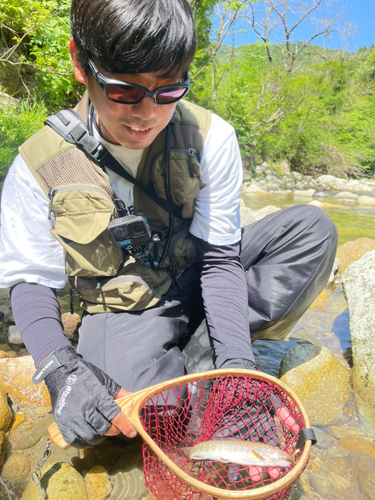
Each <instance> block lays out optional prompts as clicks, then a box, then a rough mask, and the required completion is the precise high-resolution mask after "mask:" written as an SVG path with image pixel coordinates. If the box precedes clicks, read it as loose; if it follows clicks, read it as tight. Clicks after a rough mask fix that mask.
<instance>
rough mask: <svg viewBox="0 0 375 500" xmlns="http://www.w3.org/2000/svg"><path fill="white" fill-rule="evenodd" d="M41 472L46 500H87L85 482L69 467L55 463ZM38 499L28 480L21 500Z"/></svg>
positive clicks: (36, 491) (34, 487)
mask: <svg viewBox="0 0 375 500" xmlns="http://www.w3.org/2000/svg"><path fill="white" fill-rule="evenodd" d="M41 472H42V484H43V485H45V486H46V490H47V494H48V500H88V499H87V492H86V486H85V482H84V480H83V478H82V476H81V475H80V474H79V473H78V472H77V471H76V470H75V469H74V468H73V467H72V466H71V465H69V464H66V463H60V462H55V463H53V464H47V465H45V466H44V467H42V469H41ZM40 499H41V495H40V491H39V489H38V487H37V486H36V484H35V483H34V481H33V480H32V479H30V481H29V482H28V483H27V486H26V489H25V491H24V492H23V495H22V498H21V500H40Z"/></svg>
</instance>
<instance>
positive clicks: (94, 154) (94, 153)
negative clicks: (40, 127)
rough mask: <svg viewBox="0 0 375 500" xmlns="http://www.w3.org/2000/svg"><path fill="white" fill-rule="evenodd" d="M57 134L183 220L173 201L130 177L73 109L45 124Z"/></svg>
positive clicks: (179, 209) (54, 116) (57, 114)
mask: <svg viewBox="0 0 375 500" xmlns="http://www.w3.org/2000/svg"><path fill="white" fill-rule="evenodd" d="M44 124H45V125H48V126H49V127H51V128H52V130H54V131H55V132H56V133H57V134H59V135H60V136H61V137H62V138H63V139H65V140H66V141H67V142H69V143H70V144H74V145H75V146H77V147H78V148H80V149H81V150H82V151H83V152H84V153H85V154H86V155H87V156H88V157H89V158H90V159H91V160H92V161H94V162H95V163H97V164H98V165H99V166H100V167H101V168H102V169H103V170H104V168H105V167H106V168H109V169H110V170H112V171H113V172H115V173H116V174H118V175H120V176H121V177H123V178H124V179H125V180H127V181H128V182H131V183H132V184H134V185H135V186H137V187H138V188H140V189H142V191H144V192H145V193H146V194H147V196H149V197H150V198H151V199H152V201H154V202H155V203H157V204H158V205H159V207H161V208H162V209H164V210H165V211H166V212H167V213H169V214H170V215H172V216H173V217H177V218H178V219H183V217H182V208H181V207H179V206H178V205H175V204H174V203H173V202H171V201H167V200H164V198H160V197H159V196H157V195H156V194H155V193H153V192H152V191H150V190H149V189H148V188H147V187H146V186H144V185H143V184H142V183H141V182H140V181H138V180H137V179H135V178H134V177H133V176H132V175H130V174H129V173H128V172H127V171H126V170H125V169H124V168H123V167H122V165H121V164H120V163H119V162H118V161H117V160H116V158H114V157H113V156H112V155H111V153H110V152H109V151H108V149H107V148H106V147H105V146H104V145H103V144H102V143H101V142H100V141H99V140H98V139H95V137H93V136H91V135H90V134H89V132H88V130H87V125H86V123H85V122H84V120H83V119H82V118H81V117H80V116H79V115H78V113H76V112H75V111H74V110H72V109H64V110H62V111H57V112H56V113H54V114H53V115H52V116H50V117H49V118H47V120H46V121H45V122H44Z"/></svg>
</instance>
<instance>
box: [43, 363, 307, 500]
mask: <svg viewBox="0 0 375 500" xmlns="http://www.w3.org/2000/svg"><path fill="white" fill-rule="evenodd" d="M228 375H232V376H233V377H236V376H240V375H243V376H245V377H248V378H250V377H251V378H256V379H259V380H267V381H268V382H270V383H271V384H273V385H277V386H278V387H280V389H282V390H283V391H284V392H286V393H287V394H288V395H289V396H290V397H291V399H292V400H293V401H294V402H295V403H296V405H297V406H298V409H299V410H300V412H301V413H302V416H303V420H304V423H305V427H306V428H310V420H309V417H308V415H307V413H306V410H305V409H304V407H303V406H302V403H301V401H300V400H299V398H298V396H297V395H296V394H295V392H294V391H293V390H292V389H290V388H289V387H288V386H287V385H285V384H284V383H283V382H281V381H280V380H278V379H277V378H275V377H272V376H271V375H268V374H267V373H263V372H259V371H252V370H239V369H238V370H237V369H232V368H228V369H223V370H211V371H207V372H201V373H193V374H190V375H184V376H183V377H178V378H175V379H173V380H168V381H166V382H161V383H159V384H156V385H153V386H151V387H148V388H146V389H142V390H141V391H137V392H133V393H132V394H129V395H128V396H125V397H123V398H119V399H116V400H115V401H116V403H117V404H118V405H119V406H120V408H121V410H122V411H123V412H124V413H125V415H126V417H127V418H128V419H129V420H130V422H131V423H132V425H133V426H134V427H135V429H136V430H137V432H138V433H139V434H140V436H141V437H142V439H143V440H144V441H145V442H146V443H147V445H148V446H149V447H150V448H151V450H152V451H153V452H154V453H155V454H156V455H157V456H158V458H159V459H160V460H161V461H162V462H163V463H164V464H165V465H166V466H167V467H168V468H169V469H170V470H171V471H172V472H173V473H174V474H176V476H178V477H179V478H180V479H181V480H182V481H184V482H185V483H186V484H188V485H190V486H191V487H192V488H195V489H197V490H198V491H203V492H204V493H206V494H208V495H211V496H212V497H214V498H218V499H241V500H255V499H259V500H261V499H263V498H266V497H267V496H269V495H271V494H274V493H277V492H278V491H280V490H282V489H284V488H286V487H287V486H288V485H289V484H290V483H291V482H293V481H295V480H296V479H297V478H298V477H299V475H300V474H301V473H302V472H303V470H304V468H305V465H306V464H307V462H308V459H309V455H310V450H311V441H306V443H305V446H304V449H303V452H302V455H301V457H300V459H299V460H298V462H297V464H296V465H295V467H293V469H292V470H291V471H290V472H288V474H286V475H285V476H283V477H282V478H280V479H278V480H276V481H275V482H274V483H272V484H269V485H267V486H262V487H260V488H255V489H254V490H251V491H230V490H222V489H220V488H215V487H213V486H210V485H208V484H204V483H202V482H201V481H198V480H197V479H194V478H193V477H191V476H190V475H189V474H186V472H184V471H183V470H181V469H180V468H179V467H178V466H177V465H176V464H175V463H174V462H173V461H172V460H171V459H170V458H169V457H168V456H167V455H166V454H165V453H164V452H163V451H162V450H161V449H160V448H159V447H158V446H157V445H156V444H155V443H154V441H153V440H152V439H151V438H150V436H149V435H148V434H147V432H146V431H145V430H144V429H143V427H142V424H141V421H140V419H139V413H140V411H141V407H142V404H143V403H144V402H145V401H146V400H148V399H150V398H152V397H153V396H156V395H157V394H160V393H161V392H164V391H166V390H167V389H169V388H171V387H176V386H179V385H181V384H186V383H190V382H194V381H197V382H199V381H200V380H203V379H205V378H209V377H210V378H217V377H225V376H228ZM48 433H49V435H50V438H51V440H52V441H53V442H54V443H55V444H56V445H57V446H58V447H59V448H60V449H62V450H66V449H68V448H69V447H70V446H69V445H68V444H67V443H66V442H65V440H64V438H63V437H62V435H61V433H60V431H59V430H58V427H57V425H56V423H52V424H50V426H49V427H48Z"/></svg>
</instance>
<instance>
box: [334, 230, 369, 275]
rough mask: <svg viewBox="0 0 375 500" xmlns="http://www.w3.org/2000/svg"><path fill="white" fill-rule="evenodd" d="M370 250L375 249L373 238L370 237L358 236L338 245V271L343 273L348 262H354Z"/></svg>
mask: <svg viewBox="0 0 375 500" xmlns="http://www.w3.org/2000/svg"><path fill="white" fill-rule="evenodd" d="M371 250H375V240H373V239H371V238H358V239H357V240H354V241H348V242H346V243H344V244H343V245H341V246H339V248H338V249H337V253H336V259H338V260H339V262H340V266H339V271H340V273H343V272H344V271H345V269H346V268H347V267H348V265H349V264H351V263H352V262H356V261H357V260H359V259H360V258H361V257H363V256H364V255H365V254H366V253H367V252H370V251H371Z"/></svg>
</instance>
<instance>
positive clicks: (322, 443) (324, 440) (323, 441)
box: [312, 427, 333, 450]
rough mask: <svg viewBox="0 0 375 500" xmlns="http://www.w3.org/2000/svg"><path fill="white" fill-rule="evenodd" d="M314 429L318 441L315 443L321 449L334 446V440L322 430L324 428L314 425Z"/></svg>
mask: <svg viewBox="0 0 375 500" xmlns="http://www.w3.org/2000/svg"><path fill="white" fill-rule="evenodd" d="M312 429H313V430H314V432H315V436H316V439H317V443H316V444H315V446H316V447H317V448H320V449H321V450H326V449H327V448H330V447H331V446H333V442H332V440H331V439H330V438H329V437H328V436H327V434H326V433H325V432H324V431H322V429H319V427H312Z"/></svg>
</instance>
